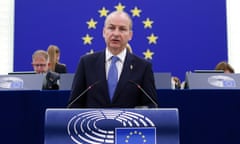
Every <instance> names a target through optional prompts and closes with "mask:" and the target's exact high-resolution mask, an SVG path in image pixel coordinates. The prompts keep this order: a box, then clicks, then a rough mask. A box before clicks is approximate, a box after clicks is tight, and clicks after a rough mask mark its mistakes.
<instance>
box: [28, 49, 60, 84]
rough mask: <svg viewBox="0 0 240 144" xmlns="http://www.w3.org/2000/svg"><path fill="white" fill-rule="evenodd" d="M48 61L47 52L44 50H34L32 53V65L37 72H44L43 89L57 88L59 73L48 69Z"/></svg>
mask: <svg viewBox="0 0 240 144" xmlns="http://www.w3.org/2000/svg"><path fill="white" fill-rule="evenodd" d="M49 65H50V63H49V61H48V53H47V52H46V51H44V50H36V51H35V52H34V53H33V55H32V66H33V69H34V71H35V72H36V73H37V74H44V75H46V76H45V79H44V80H43V89H59V85H58V80H59V79H60V76H59V74H57V73H55V72H51V71H49V69H48V67H49Z"/></svg>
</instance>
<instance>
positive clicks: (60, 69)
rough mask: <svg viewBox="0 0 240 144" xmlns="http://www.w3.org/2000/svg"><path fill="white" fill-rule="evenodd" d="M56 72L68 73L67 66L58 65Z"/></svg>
mask: <svg viewBox="0 0 240 144" xmlns="http://www.w3.org/2000/svg"><path fill="white" fill-rule="evenodd" d="M55 72H57V73H67V67H66V65H65V64H62V63H56V65H55Z"/></svg>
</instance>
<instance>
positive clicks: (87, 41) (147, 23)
mask: <svg viewBox="0 0 240 144" xmlns="http://www.w3.org/2000/svg"><path fill="white" fill-rule="evenodd" d="M114 8H115V10H117V11H124V9H125V8H126V6H125V5H123V4H122V3H120V2H119V3H118V4H117V5H116V6H114ZM109 12H110V11H109V10H108V9H107V8H106V7H104V6H103V7H102V8H101V9H100V10H98V13H99V17H106V16H107V15H108V13H109ZM130 12H131V14H132V17H140V16H141V13H142V10H141V9H140V8H138V7H137V6H135V7H134V8H133V9H131V10H130ZM86 24H87V26H88V29H96V25H97V24H98V22H97V21H96V20H94V18H90V19H89V20H88V21H87V22H86ZM142 24H143V27H144V29H152V27H153V24H154V21H153V20H151V18H149V17H148V18H146V19H145V20H144V21H142ZM146 39H147V40H148V44H149V45H152V44H157V40H158V36H157V35H155V34H154V33H151V34H150V35H149V36H147V37H146ZM82 40H83V44H84V45H91V44H92V41H93V40H94V38H93V36H91V35H90V34H88V33H87V34H86V35H85V36H84V37H82ZM91 53H94V50H93V49H91V50H90V51H89V52H88V53H87V54H91ZM142 54H143V55H144V58H145V59H150V60H151V59H152V58H153V55H154V52H153V51H151V50H150V49H149V48H147V49H146V50H145V51H144V52H143V53H142Z"/></svg>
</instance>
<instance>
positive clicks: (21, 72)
mask: <svg viewBox="0 0 240 144" xmlns="http://www.w3.org/2000/svg"><path fill="white" fill-rule="evenodd" d="M8 74H9V75H22V74H36V72H35V71H17V72H9V73H8Z"/></svg>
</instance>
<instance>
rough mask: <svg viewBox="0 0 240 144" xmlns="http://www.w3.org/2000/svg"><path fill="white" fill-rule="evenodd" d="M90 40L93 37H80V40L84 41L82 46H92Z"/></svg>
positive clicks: (87, 35)
mask: <svg viewBox="0 0 240 144" xmlns="http://www.w3.org/2000/svg"><path fill="white" fill-rule="evenodd" d="M92 39H93V37H91V36H90V35H89V34H86V36H84V37H82V40H83V41H84V44H85V45H86V44H92Z"/></svg>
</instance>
